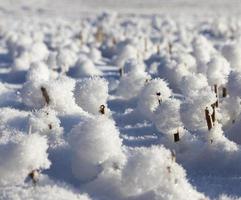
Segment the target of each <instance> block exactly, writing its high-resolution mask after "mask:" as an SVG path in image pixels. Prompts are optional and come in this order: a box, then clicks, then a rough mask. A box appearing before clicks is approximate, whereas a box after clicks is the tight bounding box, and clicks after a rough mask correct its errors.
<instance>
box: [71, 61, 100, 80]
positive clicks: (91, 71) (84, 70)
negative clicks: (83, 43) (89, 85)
mask: <svg viewBox="0 0 241 200" xmlns="http://www.w3.org/2000/svg"><path fill="white" fill-rule="evenodd" d="M73 71H74V74H73V76H74V77H77V78H81V77H86V76H101V75H102V71H101V70H100V69H98V68H97V67H96V66H95V64H94V63H93V61H92V60H90V59H88V58H87V59H82V58H81V59H79V60H78V61H77V62H76V64H75V66H74V68H73Z"/></svg>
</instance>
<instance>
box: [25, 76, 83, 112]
mask: <svg viewBox="0 0 241 200" xmlns="http://www.w3.org/2000/svg"><path fill="white" fill-rule="evenodd" d="M74 87H75V80H74V79H71V78H68V77H65V76H61V77H59V78H58V79H56V80H49V81H47V82H34V81H28V82H26V83H25V84H24V85H23V88H22V90H21V97H22V101H23V103H24V104H25V105H26V106H28V107H30V108H37V109H39V108H42V107H44V106H45V105H48V106H50V107H51V108H52V109H54V110H56V111H57V112H60V113H69V112H79V111H81V110H82V109H81V108H79V107H78V106H77V104H76V103H75V99H74V93H73V91H74Z"/></svg>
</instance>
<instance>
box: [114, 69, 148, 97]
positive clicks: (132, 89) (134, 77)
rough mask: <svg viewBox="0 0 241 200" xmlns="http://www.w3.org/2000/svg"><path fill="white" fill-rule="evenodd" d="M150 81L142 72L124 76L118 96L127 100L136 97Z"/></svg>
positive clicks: (133, 72)
mask: <svg viewBox="0 0 241 200" xmlns="http://www.w3.org/2000/svg"><path fill="white" fill-rule="evenodd" d="M149 79H150V76H149V75H148V74H147V73H146V72H142V71H131V72H129V73H127V74H124V75H123V76H122V77H121V79H120V83H119V86H118V88H117V91H116V94H117V95H118V96H121V97H123V98H125V99H131V98H133V97H136V96H137V95H138V94H139V92H140V91H141V89H142V88H143V87H144V85H145V83H146V81H148V80H149Z"/></svg>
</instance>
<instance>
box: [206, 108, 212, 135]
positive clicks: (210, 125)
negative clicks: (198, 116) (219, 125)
mask: <svg viewBox="0 0 241 200" xmlns="http://www.w3.org/2000/svg"><path fill="white" fill-rule="evenodd" d="M205 117H206V121H207V126H208V130H209V131H210V130H211V129H212V127H213V124H212V118H211V116H210V114H209V111H208V108H206V109H205Z"/></svg>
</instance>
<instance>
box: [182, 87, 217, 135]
mask: <svg viewBox="0 0 241 200" xmlns="http://www.w3.org/2000/svg"><path fill="white" fill-rule="evenodd" d="M216 101H217V97H216V94H215V93H214V92H212V90H211V88H210V87H208V88H204V89H202V90H199V92H198V93H196V94H195V95H193V96H192V97H191V98H187V99H186V100H185V102H184V103H182V104H181V112H180V113H181V119H182V121H183V123H184V126H185V127H186V128H187V129H188V130H190V131H192V130H193V131H195V130H199V129H200V130H202V129H205V130H206V129H207V123H206V118H205V109H206V108H208V110H209V112H210V114H212V113H213V109H212V107H211V105H212V104H213V103H215V102H216Z"/></svg>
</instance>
